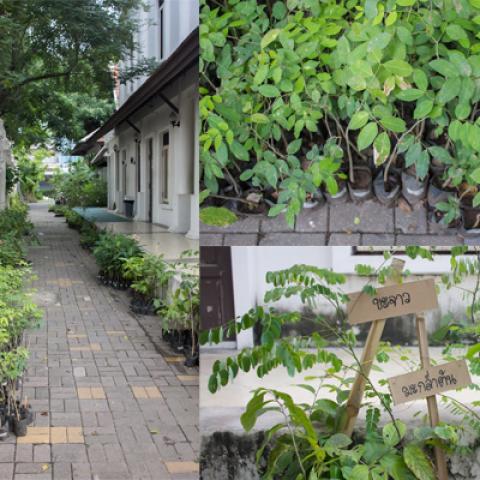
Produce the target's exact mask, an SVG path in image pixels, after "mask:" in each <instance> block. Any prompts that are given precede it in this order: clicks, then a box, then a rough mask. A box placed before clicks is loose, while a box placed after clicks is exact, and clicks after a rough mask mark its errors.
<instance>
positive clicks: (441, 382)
mask: <svg viewBox="0 0 480 480" xmlns="http://www.w3.org/2000/svg"><path fill="white" fill-rule="evenodd" d="M388 383H389V385H390V392H391V393H392V398H393V403H394V404H395V405H399V404H401V403H406V402H412V401H414V400H419V399H422V398H426V397H430V396H432V395H437V394H439V393H442V392H446V391H448V390H455V389H456V388H461V387H468V385H470V384H471V383H472V380H471V378H470V373H469V372H468V367H467V363H466V362H465V360H458V361H455V362H450V363H445V364H443V365H436V366H435V367H427V368H425V369H422V370H418V371H417V372H411V373H407V374H405V375H399V376H398V377H392V378H389V379H388Z"/></svg>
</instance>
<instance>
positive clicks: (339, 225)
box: [200, 200, 480, 246]
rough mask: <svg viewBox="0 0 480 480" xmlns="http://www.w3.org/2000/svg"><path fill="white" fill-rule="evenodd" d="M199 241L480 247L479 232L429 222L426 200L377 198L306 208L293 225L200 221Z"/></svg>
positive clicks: (255, 220)
mask: <svg viewBox="0 0 480 480" xmlns="http://www.w3.org/2000/svg"><path fill="white" fill-rule="evenodd" d="M200 230H201V235H200V244H201V245H202V246H218V245H297V246H301V245H352V246H355V245H374V246H387V245H397V246H401V245H439V246H442V245H444V246H451V245H459V244H463V243H465V244H468V245H480V236H478V237H467V238H463V236H462V235H461V234H460V233H459V232H457V231H455V230H453V231H451V230H447V231H444V230H440V231H438V227H435V226H432V225H430V224H429V223H428V221H427V210H426V208H425V206H424V205H423V204H419V205H416V206H415V207H413V208H411V207H409V206H408V204H407V203H406V202H405V201H404V200H400V201H399V204H398V205H397V206H396V207H395V208H385V207H384V206H382V205H381V204H379V203H378V202H377V201H374V200H371V201H367V202H365V203H362V204H358V205H356V204H354V203H351V202H347V203H345V204H340V205H329V204H324V205H322V206H318V207H315V208H312V209H305V210H303V211H302V212H301V213H300V215H299V217H298V218H297V222H296V225H295V229H294V230H292V229H290V228H289V227H288V226H287V224H286V223H285V220H284V218H283V216H279V217H277V218H268V217H264V216H250V217H245V218H241V219H240V220H239V221H238V222H235V223H234V224H233V225H229V226H228V227H226V228H219V227H212V226H210V225H203V224H201V228H200Z"/></svg>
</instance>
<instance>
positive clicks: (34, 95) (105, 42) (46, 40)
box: [0, 0, 145, 145]
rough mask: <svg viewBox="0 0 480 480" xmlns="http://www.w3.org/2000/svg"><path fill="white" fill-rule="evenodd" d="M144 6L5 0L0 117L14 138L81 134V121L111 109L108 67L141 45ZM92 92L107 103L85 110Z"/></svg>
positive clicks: (97, 0)
mask: <svg viewBox="0 0 480 480" xmlns="http://www.w3.org/2000/svg"><path fill="white" fill-rule="evenodd" d="M137 8H145V7H144V6H143V2H142V0H75V1H73V2H72V1H71V0H22V1H18V0H0V31H1V35H0V118H4V120H5V125H6V130H7V134H8V136H9V137H10V138H11V139H12V140H13V141H14V142H18V141H21V142H22V143H23V144H25V145H29V144H33V143H37V142H38V141H39V140H41V139H42V138H46V137H47V136H48V135H49V134H52V135H53V136H55V137H62V136H67V137H69V138H75V139H78V137H79V136H81V135H83V134H84V133H85V131H82V132H80V131H79V128H78V127H79V125H81V124H82V122H84V121H85V122H86V123H87V124H88V123H89V121H90V123H91V121H92V120H95V119H96V120H97V123H98V121H101V120H102V119H103V118H102V117H105V116H106V115H108V114H109V113H110V112H111V110H112V108H113V104H112V87H113V85H112V78H111V74H110V71H109V67H110V65H111V64H112V62H117V61H118V60H119V59H120V58H122V57H124V56H126V55H127V54H128V53H129V52H130V51H131V50H132V49H133V48H135V42H134V39H133V35H132V32H133V31H134V30H135V29H136V28H137V27H138V25H137V22H136V20H135V16H134V15H131V13H132V11H134V10H135V9H137ZM86 98H90V99H98V102H97V101H96V100H95V101H92V100H91V101H90V102H89V104H90V106H92V105H94V104H95V103H97V105H99V106H100V107H101V108H100V109H95V108H93V109H91V110H90V112H89V113H88V112H83V113H88V114H87V115H85V116H82V115H80V116H79V114H78V110H79V107H80V106H81V105H82V104H83V103H84V101H85V99H86ZM87 110H88V109H87ZM89 115H91V117H89ZM59 117H60V118H61V121H59V120H58V118H59ZM94 123H95V122H94Z"/></svg>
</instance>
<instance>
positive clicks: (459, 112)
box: [455, 103, 472, 120]
mask: <svg viewBox="0 0 480 480" xmlns="http://www.w3.org/2000/svg"><path fill="white" fill-rule="evenodd" d="M471 111H472V108H471V107H470V104H468V103H459V104H458V105H457V106H456V107H455V116H456V117H457V118H458V119H459V120H466V119H467V118H468V117H469V115H470V112H471Z"/></svg>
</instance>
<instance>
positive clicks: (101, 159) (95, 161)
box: [90, 147, 108, 166]
mask: <svg viewBox="0 0 480 480" xmlns="http://www.w3.org/2000/svg"><path fill="white" fill-rule="evenodd" d="M107 152H108V148H107V147H102V148H101V149H100V150H99V151H98V152H97V154H96V155H95V156H94V157H93V158H92V160H91V162H90V165H97V166H100V165H102V164H106V158H105V157H106V155H105V154H106V153H107Z"/></svg>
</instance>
